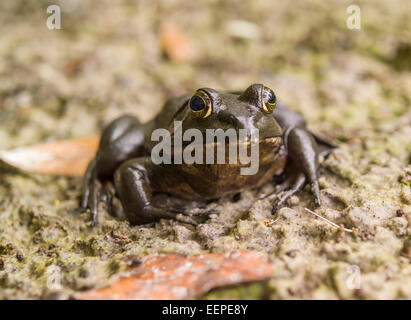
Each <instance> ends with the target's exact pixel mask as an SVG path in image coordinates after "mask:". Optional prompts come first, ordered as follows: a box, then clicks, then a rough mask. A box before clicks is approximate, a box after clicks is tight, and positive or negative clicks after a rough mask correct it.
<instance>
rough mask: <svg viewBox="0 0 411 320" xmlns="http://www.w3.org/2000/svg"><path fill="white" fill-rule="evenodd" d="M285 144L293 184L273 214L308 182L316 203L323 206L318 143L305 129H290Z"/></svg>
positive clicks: (278, 202)
mask: <svg viewBox="0 0 411 320" xmlns="http://www.w3.org/2000/svg"><path fill="white" fill-rule="evenodd" d="M284 143H285V146H286V148H287V152H288V157H289V158H290V160H291V163H290V166H291V169H292V170H289V172H292V177H291V178H292V179H293V182H292V184H291V186H290V188H289V189H288V190H287V191H286V192H285V193H284V194H282V195H281V196H280V198H279V199H278V201H277V202H276V203H275V204H274V207H273V209H272V212H273V213H274V212H276V211H277V209H278V208H279V207H280V206H281V205H282V204H283V203H284V202H285V201H286V200H287V199H288V198H289V197H291V196H292V195H294V194H295V193H297V192H298V191H300V190H301V189H302V188H303V187H304V185H305V183H306V182H308V183H309V184H310V187H311V192H312V194H313V195H314V199H315V203H316V204H317V205H318V206H319V205H321V199H320V188H319V185H318V168H319V160H318V156H319V151H318V146H317V142H316V141H315V139H314V137H313V136H312V135H311V133H310V132H308V131H307V130H306V129H305V128H300V127H289V128H287V129H286V131H285V132H284ZM289 178H290V177H289Z"/></svg>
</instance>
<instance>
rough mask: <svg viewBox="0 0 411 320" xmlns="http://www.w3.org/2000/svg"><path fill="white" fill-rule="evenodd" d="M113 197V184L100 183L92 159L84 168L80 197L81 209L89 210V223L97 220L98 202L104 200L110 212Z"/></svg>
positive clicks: (93, 223) (94, 162)
mask: <svg viewBox="0 0 411 320" xmlns="http://www.w3.org/2000/svg"><path fill="white" fill-rule="evenodd" d="M113 197H114V189H113V186H112V185H111V184H109V183H101V182H100V181H99V180H98V178H97V169H96V161H95V160H92V161H91V162H90V164H89V166H88V168H87V170H86V173H85V175H84V181H83V195H82V199H81V210H82V211H83V212H85V211H87V209H89V210H90V213H91V224H92V226H94V225H95V224H96V222H97V216H98V204H99V203H100V202H104V203H105V204H106V206H107V209H108V211H109V212H110V214H111V213H112V210H113V207H112V200H113Z"/></svg>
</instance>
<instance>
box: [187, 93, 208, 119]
mask: <svg viewBox="0 0 411 320" xmlns="http://www.w3.org/2000/svg"><path fill="white" fill-rule="evenodd" d="M189 106H190V109H191V113H192V115H193V116H194V117H197V118H203V119H205V118H207V117H208V116H209V115H210V114H211V112H212V111H213V104H212V102H211V99H210V97H209V96H208V95H207V93H205V92H204V91H202V90H199V91H197V92H196V94H195V95H194V96H192V97H191V99H190V102H189Z"/></svg>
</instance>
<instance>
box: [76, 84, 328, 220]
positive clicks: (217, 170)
mask: <svg viewBox="0 0 411 320" xmlns="http://www.w3.org/2000/svg"><path fill="white" fill-rule="evenodd" d="M267 90H268V91H267ZM197 92H198V91H197ZM201 92H203V93H205V94H206V95H207V96H208V97H209V101H210V104H211V105H212V112H211V113H210V114H209V116H207V117H206V118H202V117H195V116H194V115H193V110H192V108H191V103H192V102H191V101H190V97H191V96H188V95H187V96H181V97H176V98H172V99H170V100H168V101H167V102H166V103H165V105H164V107H163V110H162V111H161V112H160V114H159V115H158V116H157V117H156V118H155V119H153V120H152V121H150V122H148V123H145V124H141V123H140V122H139V121H138V120H137V119H136V118H135V117H133V116H130V115H125V116H123V117H120V118H118V119H116V120H114V121H113V122H112V123H110V124H109V125H108V126H107V127H106V128H105V130H104V132H103V134H102V137H101V141H100V145H99V148H98V151H97V154H96V157H95V159H94V160H93V161H92V162H91V163H90V165H89V167H88V169H87V172H86V174H85V177H84V183H85V186H84V193H83V199H82V208H83V210H86V209H90V210H91V213H92V221H93V223H95V221H96V217H97V207H98V202H99V201H104V202H106V203H107V204H108V207H109V208H111V200H112V197H113V193H114V192H115V194H116V195H118V197H119V198H120V201H121V204H122V207H123V211H124V214H125V215H126V216H127V217H128V219H129V220H130V222H131V223H132V224H142V223H148V222H153V221H156V220H158V219H161V218H172V219H177V220H180V219H179V218H177V214H178V213H183V214H184V213H186V214H187V213H189V211H187V210H185V209H184V208H181V207H179V208H170V207H168V208H164V207H161V206H160V205H158V204H156V203H153V194H154V193H167V194H170V195H173V196H177V197H179V198H182V199H187V200H195V201H198V202H201V201H206V200H212V199H217V198H220V197H221V196H223V195H226V194H235V193H238V192H241V191H242V190H244V189H249V188H254V187H257V186H260V185H262V184H264V183H266V182H267V181H269V180H270V179H272V178H273V177H275V176H281V177H285V178H284V179H283V181H282V183H281V184H277V185H276V188H275V191H274V192H273V193H281V192H282V194H281V196H280V197H279V198H278V200H277V202H276V203H275V204H274V206H273V210H272V212H273V213H274V212H275V211H276V210H277V209H278V208H279V207H280V206H281V205H282V204H283V203H284V201H285V200H286V199H288V198H289V197H290V196H292V195H293V194H295V193H296V192H298V191H299V190H301V189H302V188H303V187H304V185H305V184H306V183H309V184H310V187H311V192H312V194H313V196H314V199H315V202H316V204H317V205H320V204H321V200H320V192H319V186H318V167H319V162H318V157H319V155H320V154H324V155H325V154H328V153H329V152H330V151H331V150H332V148H333V147H334V146H333V145H332V144H330V143H328V142H326V141H324V140H322V139H319V138H317V137H315V136H314V135H312V134H311V133H310V132H309V131H307V129H306V124H305V121H304V119H303V118H302V117H301V116H300V115H298V114H296V113H294V112H292V111H290V110H289V109H287V108H286V107H285V106H284V105H282V104H281V103H277V105H276V106H275V109H274V111H273V112H267V110H266V109H264V106H265V102H267V101H266V100H267V99H268V98H267V95H265V94H266V93H267V92H272V91H271V89H268V88H266V87H264V86H263V85H261V84H254V85H251V86H250V87H248V88H247V89H246V90H245V91H244V92H242V93H220V92H217V91H215V90H212V89H209V88H204V89H201ZM272 94H273V95H274V93H273V92H272ZM274 97H275V96H274ZM269 111H271V110H269ZM175 120H180V121H182V126H183V132H185V130H186V129H189V128H197V129H199V130H201V131H202V132H203V133H204V132H205V129H218V128H221V129H223V130H227V129H229V128H233V129H235V130H236V131H237V132H238V129H246V130H247V132H252V131H253V130H256V129H258V130H259V138H260V140H259V141H260V142H259V170H258V172H257V173H256V174H255V175H248V176H247V175H240V168H241V167H242V166H243V165H241V164H240V163H238V164H213V165H210V164H192V165H188V164H184V162H183V164H168V165H165V164H160V165H155V164H154V163H153V162H152V161H151V157H150V151H151V149H152V148H153V146H154V144H155V143H157V142H152V141H151V133H152V131H153V130H154V129H156V128H166V129H168V130H169V131H170V132H173V125H174V121H175ZM204 141H205V139H204ZM204 147H205V146H204ZM227 153H228V152H226V154H227ZM110 181H114V186H115V191H114V192H113V191H112V190H110V188H108V187H107V186H109V185H110V183H109V182H110ZM273 183H274V182H273ZM206 213H207V212H206ZM184 218H185V219H181V220H182V221H184V222H188V223H193V224H195V221H194V220H193V219H191V218H190V217H188V216H187V217H184Z"/></svg>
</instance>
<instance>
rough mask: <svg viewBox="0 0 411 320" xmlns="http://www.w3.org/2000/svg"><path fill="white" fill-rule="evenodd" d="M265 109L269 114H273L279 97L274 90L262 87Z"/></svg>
mask: <svg viewBox="0 0 411 320" xmlns="http://www.w3.org/2000/svg"><path fill="white" fill-rule="evenodd" d="M262 90H263V92H262V100H263V109H264V111H265V112H267V113H272V112H273V110H274V109H275V105H276V103H277V97H276V96H275V93H274V91H273V90H271V89H270V88H267V87H264V86H263V87H262Z"/></svg>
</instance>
